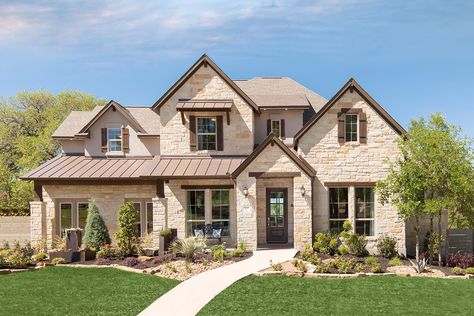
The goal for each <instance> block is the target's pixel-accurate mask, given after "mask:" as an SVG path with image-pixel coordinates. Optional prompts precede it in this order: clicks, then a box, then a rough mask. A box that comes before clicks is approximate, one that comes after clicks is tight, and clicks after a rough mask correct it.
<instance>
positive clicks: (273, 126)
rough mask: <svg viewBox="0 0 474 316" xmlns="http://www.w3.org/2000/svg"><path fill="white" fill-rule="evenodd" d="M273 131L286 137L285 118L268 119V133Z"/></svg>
mask: <svg viewBox="0 0 474 316" xmlns="http://www.w3.org/2000/svg"><path fill="white" fill-rule="evenodd" d="M270 133H273V135H275V136H276V137H279V138H281V139H285V120H284V119H280V120H274V119H268V120H267V135H269V134H270Z"/></svg>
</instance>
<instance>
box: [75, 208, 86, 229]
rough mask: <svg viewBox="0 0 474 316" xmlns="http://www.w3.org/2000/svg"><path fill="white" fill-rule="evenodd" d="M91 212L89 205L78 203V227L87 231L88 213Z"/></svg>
mask: <svg viewBox="0 0 474 316" xmlns="http://www.w3.org/2000/svg"><path fill="white" fill-rule="evenodd" d="M88 211H89V203H87V202H81V203H77V227H79V228H82V229H85V228H86V221H87V213H88Z"/></svg>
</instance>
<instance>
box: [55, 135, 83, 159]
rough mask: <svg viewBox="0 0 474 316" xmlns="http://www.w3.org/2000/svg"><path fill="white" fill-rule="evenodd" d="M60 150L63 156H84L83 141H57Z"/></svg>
mask: <svg viewBox="0 0 474 316" xmlns="http://www.w3.org/2000/svg"><path fill="white" fill-rule="evenodd" d="M59 143H60V144H61V150H62V152H63V153H65V154H82V155H83V154H84V141H83V140H65V139H62V140H59Z"/></svg>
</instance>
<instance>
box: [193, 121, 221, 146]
mask: <svg viewBox="0 0 474 316" xmlns="http://www.w3.org/2000/svg"><path fill="white" fill-rule="evenodd" d="M196 120H197V145H198V146H197V147H198V150H217V124H216V118H215V117H197V118H196Z"/></svg>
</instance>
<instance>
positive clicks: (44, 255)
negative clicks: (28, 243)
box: [33, 252, 48, 261]
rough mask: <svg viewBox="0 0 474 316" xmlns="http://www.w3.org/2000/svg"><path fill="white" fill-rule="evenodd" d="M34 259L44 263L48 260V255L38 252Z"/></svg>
mask: <svg viewBox="0 0 474 316" xmlns="http://www.w3.org/2000/svg"><path fill="white" fill-rule="evenodd" d="M33 258H34V260H35V261H43V260H46V258H48V255H47V254H46V253H44V252H38V253H37V254H36V255H35V256H34V257H33Z"/></svg>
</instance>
